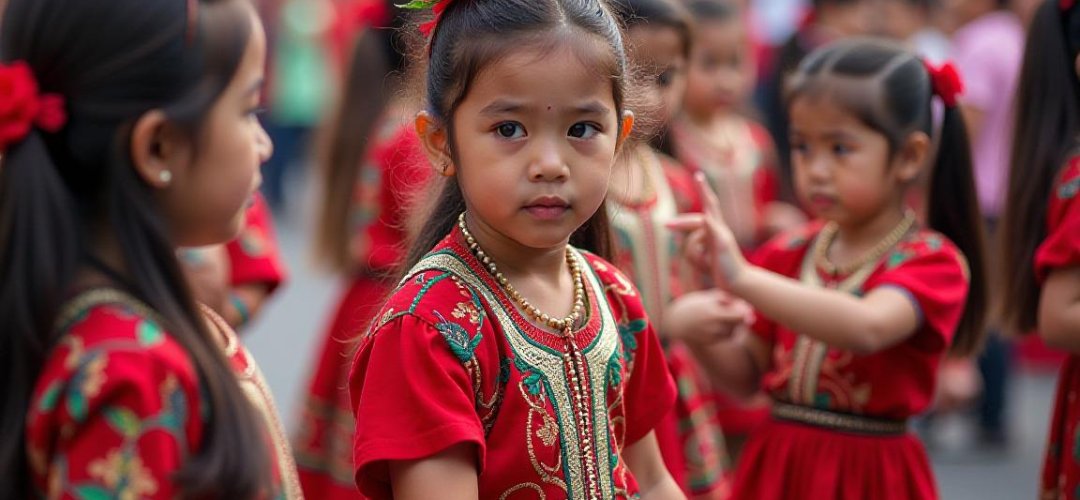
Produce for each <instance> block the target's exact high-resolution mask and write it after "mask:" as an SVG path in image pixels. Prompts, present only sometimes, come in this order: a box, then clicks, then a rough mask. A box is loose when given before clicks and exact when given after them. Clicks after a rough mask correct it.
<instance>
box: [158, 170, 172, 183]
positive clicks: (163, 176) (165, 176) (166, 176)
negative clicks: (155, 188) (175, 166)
mask: <svg viewBox="0 0 1080 500" xmlns="http://www.w3.org/2000/svg"><path fill="white" fill-rule="evenodd" d="M158 180H159V181H161V182H162V183H163V184H168V183H170V182H172V172H170V171H168V170H162V171H161V172H160V173H158Z"/></svg>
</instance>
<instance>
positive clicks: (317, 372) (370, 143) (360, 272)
mask: <svg viewBox="0 0 1080 500" xmlns="http://www.w3.org/2000/svg"><path fill="white" fill-rule="evenodd" d="M379 1H380V3H382V4H383V5H382V7H383V8H382V9H381V10H367V11H365V12H367V15H368V16H369V17H368V18H367V19H365V20H362V22H364V23H365V24H366V26H365V27H364V28H362V29H361V31H360V33H359V37H358V38H357V39H356V41H355V46H354V49H353V50H354V52H353V54H352V63H351V65H350V67H349V70H348V75H347V81H346V82H345V83H346V85H345V86H344V88H345V89H346V92H345V94H344V95H343V96H342V100H341V106H340V111H339V114H338V115H337V116H336V117H335V118H334V122H333V124H332V131H331V134H330V140H329V142H328V147H327V150H326V151H325V153H324V154H323V156H322V161H323V162H324V165H323V169H324V170H323V171H322V174H323V198H322V203H323V204H322V207H321V212H320V218H319V225H318V233H317V240H316V241H317V243H316V251H317V256H318V259H319V261H320V262H321V263H322V264H323V265H324V267H326V268H328V269H331V270H333V271H334V272H335V273H336V274H338V275H340V276H342V277H343V278H344V281H345V284H344V289H343V291H342V294H341V297H340V298H339V299H338V303H337V305H336V308H335V311H334V313H333V315H332V316H331V317H330V320H329V325H327V326H328V328H327V330H326V331H325V333H324V334H323V336H322V346H321V348H320V351H319V354H318V357H317V358H315V364H314V366H313V371H312V375H311V379H310V381H309V382H308V391H307V394H306V396H305V401H304V403H303V408H302V410H301V411H302V418H301V421H300V428H299V429H298V433H297V435H296V436H295V439H294V440H293V444H294V445H295V450H296V460H297V466H298V468H299V471H300V482H301V484H302V485H303V489H304V494H305V495H306V496H307V497H309V498H321V499H327V500H333V499H338V498H340V499H346V498H358V497H359V493H358V492H357V490H356V483H355V481H354V480H353V461H352V441H353V430H354V428H355V423H354V420H353V415H352V410H351V408H350V405H349V393H348V380H349V379H348V376H349V368H350V367H351V366H352V356H353V353H354V352H355V350H356V339H357V337H358V336H359V335H360V334H361V333H363V332H364V331H365V330H366V329H367V327H368V325H369V324H370V323H371V322H372V320H373V319H374V318H375V313H377V312H378V311H379V308H380V306H381V305H382V303H383V302H384V301H385V300H386V298H387V297H388V296H389V295H390V292H391V291H392V290H393V288H394V284H395V282H394V278H395V277H396V276H397V275H398V274H400V272H401V271H400V270H399V269H398V267H399V266H400V265H401V263H402V261H403V260H404V252H405V250H406V248H405V229H404V228H405V223H406V219H407V214H408V208H409V207H410V206H411V205H412V198H413V197H414V193H416V192H419V191H421V190H422V187H423V186H424V184H425V181H426V178H427V177H429V175H430V170H431V166H430V164H429V163H428V161H427V158H426V157H425V156H424V153H423V151H422V150H421V148H420V144H419V141H418V140H417V137H416V133H415V131H413V129H412V127H411V126H406V121H407V120H406V118H405V116H404V115H405V113H404V112H403V109H406V108H409V106H406V105H404V104H403V103H402V101H401V100H400V99H396V98H395V94H397V93H398V91H399V87H401V85H400V84H399V80H400V79H401V78H403V77H404V75H403V72H404V70H405V60H404V59H405V58H404V55H403V54H402V51H401V50H400V49H399V48H398V47H401V46H402V45H403V43H404V41H403V40H402V37H401V32H400V28H401V27H402V25H403V24H404V23H403V21H404V17H403V13H402V12H401V11H400V10H399V9H395V8H394V7H393V5H392V4H393V3H396V2H394V1H393V0H391V1H384V0H379ZM410 125H411V124H410Z"/></svg>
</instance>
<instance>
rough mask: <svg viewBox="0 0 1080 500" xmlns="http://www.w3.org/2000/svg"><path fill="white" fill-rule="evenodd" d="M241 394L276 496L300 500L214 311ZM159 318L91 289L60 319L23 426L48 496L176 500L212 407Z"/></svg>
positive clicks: (268, 416)
mask: <svg viewBox="0 0 1080 500" xmlns="http://www.w3.org/2000/svg"><path fill="white" fill-rule="evenodd" d="M208 311H209V310H208V309H205V310H204V312H207V313H208V317H212V318H213V319H212V321H213V322H214V324H215V326H216V327H217V329H218V331H219V332H220V333H221V334H222V336H223V340H222V343H223V344H224V347H223V349H224V350H225V354H226V356H227V357H228V359H229V361H230V363H231V364H232V366H233V369H234V370H235V372H236V374H237V377H238V379H239V381H240V386H241V388H242V389H243V391H244V393H245V394H247V396H248V397H249V399H250V400H251V402H252V404H253V405H254V406H255V408H256V410H258V412H259V414H260V415H261V417H262V422H261V423H262V424H264V425H265V428H266V435H267V438H268V440H269V445H270V452H271V453H272V457H271V460H270V461H271V464H272V466H273V468H274V477H275V478H276V486H275V491H273V492H267V495H266V496H265V498H275V499H286V498H289V499H292V498H302V495H301V493H300V484H299V481H298V480H297V478H296V466H295V465H294V464H293V461H292V453H291V451H290V449H289V445H288V442H287V441H286V440H285V434H284V431H283V430H282V428H281V425H280V422H279V421H278V419H277V412H276V409H275V408H274V404H273V400H272V399H271V396H270V391H269V389H268V388H267V386H266V383H265V381H264V380H263V378H262V374H261V373H260V372H259V370H258V367H257V366H256V365H255V362H254V361H253V360H252V359H251V356H250V355H249V354H248V352H247V350H246V349H244V348H243V347H242V346H240V344H239V341H238V340H237V338H236V335H235V334H233V333H232V330H230V329H228V326H227V325H225V322H224V321H223V320H221V319H220V318H217V317H216V315H214V314H213V313H212V312H208ZM156 316H157V315H156V314H154V313H153V312H152V311H150V310H149V309H148V308H147V307H146V306H145V305H142V304H141V303H140V302H138V301H136V300H135V299H133V298H131V297H130V296H128V295H126V294H123V293H121V292H118V291H116V290H110V289H97V290H91V291H88V292H85V293H83V294H82V295H79V296H78V297H76V298H75V299H74V300H72V301H71V302H70V303H69V305H68V307H67V308H65V311H64V313H63V314H62V315H61V318H60V321H59V322H58V327H59V329H60V331H61V332H62V334H61V336H60V341H59V342H58V344H57V345H56V347H54V348H53V349H52V351H51V353H50V354H49V358H48V359H47V360H46V362H45V366H44V368H43V369H42V372H41V375H40V377H39V378H38V382H37V385H36V387H35V389H34V396H33V399H32V401H31V405H30V409H29V412H28V414H27V418H26V438H27V439H26V441H27V442H26V445H27V448H26V452H27V456H28V457H29V459H30V465H31V469H30V470H31V474H32V475H33V480H34V484H35V486H36V488H37V491H38V494H39V495H40V496H42V497H48V498H162V499H165V498H176V497H177V496H178V495H179V493H180V492H181V489H180V485H179V484H177V483H176V482H174V480H173V474H174V473H176V472H177V471H178V470H179V469H180V468H181V467H182V465H183V464H184V462H185V461H186V460H187V459H188V457H190V456H191V455H192V454H194V453H196V452H197V451H198V450H199V446H200V443H201V442H202V440H203V438H204V432H205V421H204V418H205V415H206V412H207V411H209V409H208V408H207V407H206V406H205V404H206V402H205V400H203V398H202V395H201V391H202V389H201V387H200V384H199V379H198V376H197V374H196V372H195V367H194V365H193V364H192V362H191V359H190V358H189V357H188V355H187V353H186V351H184V349H183V348H181V347H180V344H178V343H177V342H176V341H175V340H173V339H172V338H171V337H170V336H169V334H168V332H166V331H164V330H163V329H162V325H161V323H160V321H158V320H157V319H156Z"/></svg>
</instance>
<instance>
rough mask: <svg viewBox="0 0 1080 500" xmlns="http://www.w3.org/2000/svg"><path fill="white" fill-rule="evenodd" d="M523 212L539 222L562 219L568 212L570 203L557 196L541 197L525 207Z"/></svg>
mask: <svg viewBox="0 0 1080 500" xmlns="http://www.w3.org/2000/svg"><path fill="white" fill-rule="evenodd" d="M524 208H525V211H526V212H528V213H529V214H530V215H532V216H533V217H536V218H537V219H540V220H553V219H558V218H559V217H562V216H563V214H565V213H566V212H568V211H569V210H570V203H568V202H567V201H566V200H564V199H562V198H560V197H558V196H541V197H539V198H536V199H533V200H532V201H530V202H529V203H528V204H527V205H525V207H524Z"/></svg>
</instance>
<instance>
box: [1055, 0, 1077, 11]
mask: <svg viewBox="0 0 1080 500" xmlns="http://www.w3.org/2000/svg"><path fill="white" fill-rule="evenodd" d="M1074 5H1076V0H1058V9H1059V10H1061V11H1062V12H1068V11H1069V9H1071V8H1073V6H1074Z"/></svg>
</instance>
